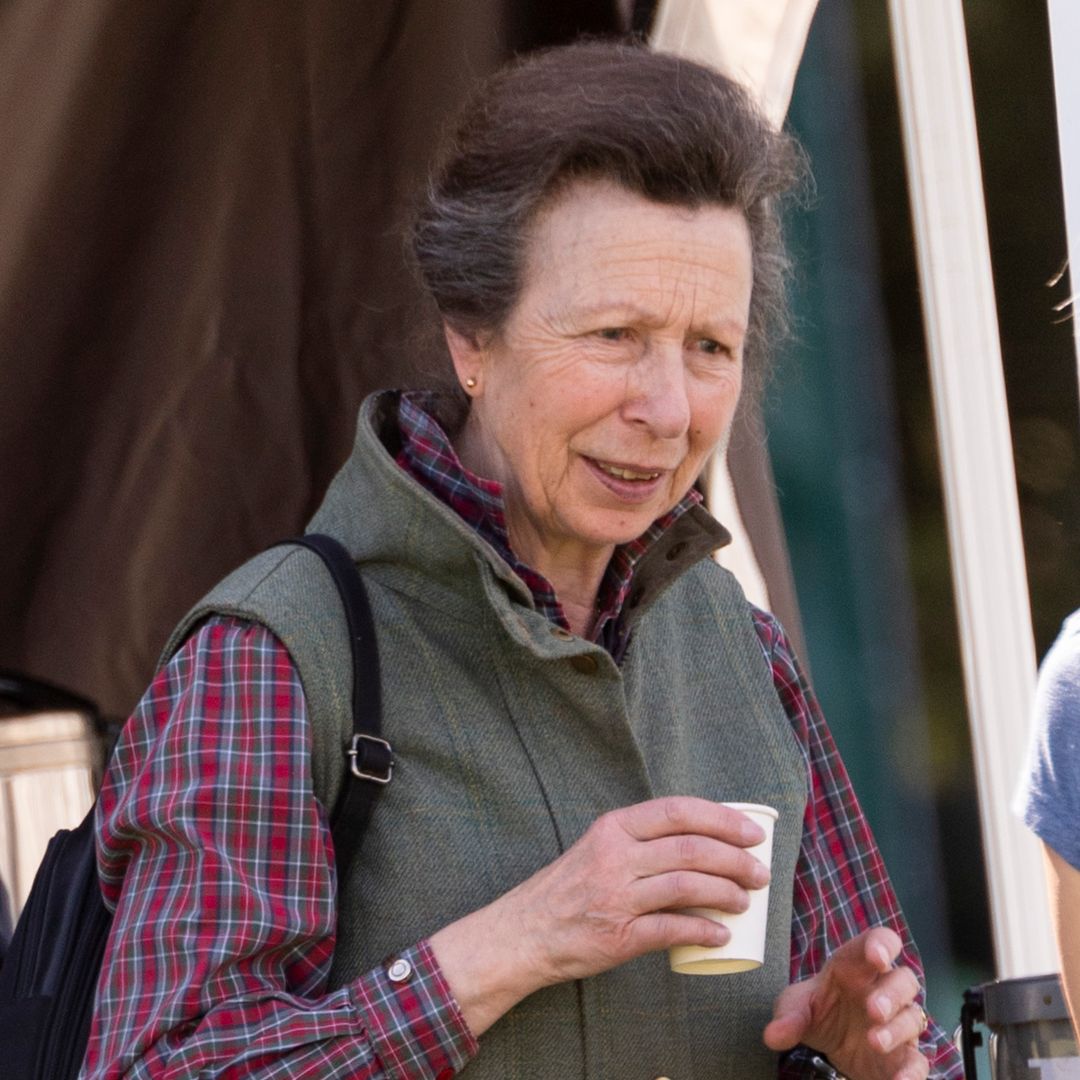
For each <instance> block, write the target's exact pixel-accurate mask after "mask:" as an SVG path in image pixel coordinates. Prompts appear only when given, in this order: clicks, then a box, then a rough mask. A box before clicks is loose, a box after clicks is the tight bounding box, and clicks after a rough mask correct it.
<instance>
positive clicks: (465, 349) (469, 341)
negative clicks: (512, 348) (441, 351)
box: [443, 322, 486, 397]
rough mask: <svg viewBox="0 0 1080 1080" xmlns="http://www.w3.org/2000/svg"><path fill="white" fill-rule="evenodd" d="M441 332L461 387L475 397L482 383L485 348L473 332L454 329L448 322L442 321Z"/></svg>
mask: <svg viewBox="0 0 1080 1080" xmlns="http://www.w3.org/2000/svg"><path fill="white" fill-rule="evenodd" d="M443 334H444V335H445V336H446V347H447V348H448V349H449V350H450V359H451V360H453V362H454V371H455V372H456V373H457V377H458V382H459V383H461V388H462V389H463V390H464V391H465V393H466V394H468V395H469V397H476V396H477V394H478V393H479V391H480V386H481V385H482V378H483V373H484V360H485V357H486V349H485V348H484V347H483V345H482V344H481V343H480V341H479V339H478V338H477V336H476V335H475V334H467V333H462V332H461V331H460V330H455V329H454V328H453V327H452V326H451V325H450V324H449V323H448V322H444V323H443Z"/></svg>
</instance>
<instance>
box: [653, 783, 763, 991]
mask: <svg viewBox="0 0 1080 1080" xmlns="http://www.w3.org/2000/svg"><path fill="white" fill-rule="evenodd" d="M724 805H725V806H730V807H731V808H732V809H733V810H739V811H740V812H741V813H744V814H745V815H746V816H747V817H748V818H750V819H751V820H752V821H753V822H754V823H755V824H757V825H760V826H761V827H762V829H764V830H765V839H764V840H762V842H761V843H760V844H755V845H754V847H752V848H747V851H749V852H750V854H751V855H753V856H754V858H756V859H757V860H758V861H759V862H762V863H764V864H765V865H766V866H771V865H772V840H773V827H774V826H775V824H776V819H777V817H778V815H777V813H776V811H775V810H774V809H773V808H772V807H771V806H761V805H759V804H757V803H724ZM685 912H686V914H688V915H701V916H703V917H704V918H706V919H711V920H712V921H713V922H718V923H723V924H724V926H726V927H727V928H728V929H729V930H730V931H731V938H730V940H729V941H728V943H727V944H726V945H719V946H717V947H715V948H709V947H706V946H702V945H676V946H674V947H673V948H671V949H669V950H668V958H669V961H670V963H671V970H672V971H675V972H678V973H679V974H680V975H733V974H735V973H736V972H739V971H752V970H753V969H754V968H757V967H761V964H762V961H764V959H765V925H766V922H767V921H768V913H769V887H768V885H766V886H765V888H763V889H754V890H752V891H751V892H750V906H749V907H748V908H747V909H746V911H741V912H727V911H719V910H717V909H715V908H686V909H685Z"/></svg>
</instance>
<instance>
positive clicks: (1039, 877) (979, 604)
mask: <svg viewBox="0 0 1080 1080" xmlns="http://www.w3.org/2000/svg"><path fill="white" fill-rule="evenodd" d="M1069 2H1071V0H1069ZM889 11H890V18H891V21H892V28H893V40H894V48H895V54H896V68H897V79H898V82H899V89H900V106H901V109H900V111H901V118H902V122H903V127H904V143H905V151H906V155H907V163H908V181H909V185H910V189H911V199H912V207H913V212H914V218H915V231H916V240H917V247H918V259H919V277H920V281H921V283H922V293H923V312H924V322H925V328H926V337H927V345H928V350H929V354H930V367H931V381H932V385H933V392H934V409H935V414H936V421H937V431H938V443H939V446H940V451H941V461H942V470H943V473H944V481H945V496H946V512H947V516H948V523H949V539H950V551H951V558H952V567H953V581H954V588H955V590H956V599H957V610H958V616H959V621H960V638H961V649H962V655H963V659H964V677H965V684H966V689H967V699H968V709H969V714H970V717H971V729H972V744H973V749H974V756H975V767H976V775H977V778H978V784H979V803H980V817H981V821H982V832H983V847H984V851H985V856H986V867H987V876H988V879H989V891H990V914H991V921H992V925H993V931H994V948H995V954H996V958H997V969H998V976H999V977H1000V978H1015V977H1019V976H1023V975H1033V974H1042V973H1046V972H1051V971H1056V970H1057V961H1056V957H1055V953H1054V947H1053V939H1052V935H1051V931H1050V922H1049V907H1048V901H1047V893H1046V885H1045V881H1044V877H1043V867H1042V858H1041V853H1040V851H1039V847H1038V844H1037V842H1036V840H1035V838H1034V836H1033V835H1032V834H1031V833H1030V832H1028V831H1027V829H1025V828H1024V826H1023V825H1022V824H1021V823H1020V821H1019V820H1018V819H1016V818H1015V817H1014V816H1013V815H1012V813H1011V812H1010V806H1009V804H1010V800H1011V796H1012V792H1013V789H1014V787H1015V785H1016V781H1017V778H1018V770H1019V768H1020V763H1021V762H1022V761H1023V760H1024V751H1025V747H1026V744H1027V726H1028V717H1029V712H1030V708H1031V700H1032V696H1033V693H1034V683H1035V646H1034V641H1033V637H1032V627H1031V609H1030V602H1029V598H1028V590H1027V575H1026V572H1025V563H1024V549H1023V541H1022V538H1021V533H1020V511H1019V504H1018V500H1017V494H1016V477H1015V472H1014V467H1013V459H1012V444H1011V440H1010V435H1009V419H1008V412H1007V409H1006V402H1005V382H1004V377H1003V374H1002V368H1001V346H1000V342H999V340H998V326H997V314H996V307H995V301H994V286H993V279H992V276H991V268H990V247H989V241H988V237H987V227H986V212H985V208H984V204H983V191H982V177H981V170H980V164H979V149H978V142H977V139H976V131H975V112H974V103H973V99H972V90H971V76H970V71H969V68H968V56H967V41H966V38H965V34H964V20H963V10H962V6H961V0H890V3H889Z"/></svg>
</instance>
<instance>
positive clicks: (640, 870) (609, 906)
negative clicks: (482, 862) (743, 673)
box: [431, 796, 769, 1035]
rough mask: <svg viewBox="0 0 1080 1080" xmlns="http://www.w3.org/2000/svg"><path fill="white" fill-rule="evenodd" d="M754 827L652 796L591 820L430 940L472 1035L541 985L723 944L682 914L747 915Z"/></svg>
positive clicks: (701, 803)
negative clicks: (662, 953) (562, 847)
mask: <svg viewBox="0 0 1080 1080" xmlns="http://www.w3.org/2000/svg"><path fill="white" fill-rule="evenodd" d="M763 839H764V833H763V832H762V830H761V828H760V827H759V826H758V825H756V824H755V823H754V822H753V821H751V820H750V819H749V818H748V817H746V816H745V815H744V814H741V813H740V812H739V811H737V810H732V809H731V808H730V807H727V806H724V805H723V804H721V803H715V802H709V801H708V800H706V799H697V798H692V797H689V796H674V797H668V798H663V799H652V800H650V801H649V802H644V803H638V804H636V805H634V806H628V807H624V808H622V809H620V810H615V811H612V812H611V813H608V814H604V815H603V816H602V817H600V818H598V819H597V820H596V821H595V822H594V823H593V824H592V826H591V827H590V828H589V829H588V831H587V832H586V833H585V835H584V836H582V837H581V839H580V840H578V842H577V843H576V844H574V846H573V847H571V848H570V849H569V850H568V851H566V852H565V853H564V854H563V855H561V856H560V857H559V858H558V859H556V860H555V861H554V862H552V863H549V864H548V865H547V866H545V867H544V868H543V869H542V870H540V871H538V872H537V873H536V874H534V875H533V876H532V877H530V878H527V879H526V880H525V881H523V882H522V883H521V884H520V885H518V886H516V887H515V888H514V889H511V890H510V892H508V893H506V894H505V895H503V896H501V897H499V899H497V900H495V901H493V902H492V903H491V904H489V905H488V906H487V907H485V908H482V909H480V910H479V911H477V912H474V913H473V914H471V915H468V916H466V917H465V918H463V919H460V920H459V921H458V922H455V923H452V924H451V925H450V926H447V927H445V928H444V929H442V930H440V931H439V932H438V933H436V934H434V935H433V936H432V938H431V944H432V948H433V949H434V951H435V955H436V957H437V958H438V960H439V964H440V966H441V967H442V970H443V974H444V975H445V977H446V979H447V982H448V983H449V984H450V988H451V990H452V991H453V992H454V995H455V997H456V998H457V1001H458V1004H459V1005H460V1006H461V1009H462V1012H463V1013H464V1015H465V1019H466V1021H467V1022H468V1024H469V1026H470V1028H471V1029H472V1031H473V1033H474V1034H475V1035H480V1034H481V1033H482V1032H483V1031H485V1030H486V1029H487V1028H488V1027H490V1026H491V1024H493V1023H494V1022H495V1021H496V1020H497V1019H498V1018H499V1017H500V1016H502V1015H503V1013H505V1012H507V1011H508V1010H509V1009H511V1008H512V1007H513V1006H514V1005H516V1004H517V1002H518V1001H520V1000H521V999H522V998H524V997H526V996H527V995H528V994H530V993H532V992H533V991H535V990H538V989H540V988H541V987H544V986H550V985H553V984H555V983H559V982H566V981H568V980H570V979H580V978H585V977H587V976H589V975H595V974H597V973H598V972H601V971H607V970H608V969H609V968H613V967H616V966H618V965H619V964H622V963H625V962H626V961H628V960H632V959H633V958H635V957H637V956H641V955H643V954H644V953H648V952H653V951H655V950H658V949H666V948H669V947H670V946H672V945H708V946H715V945H722V944H723V943H724V942H725V941H727V939H728V937H729V936H730V935H729V932H728V930H727V929H726V928H725V927H723V926H721V925H720V924H718V923H713V922H710V921H709V920H708V919H703V918H701V917H698V916H692V915H685V914H682V913H680V912H679V910H678V909H680V908H687V907H709V908H720V909H722V910H724V911H731V912H738V911H743V910H745V908H746V906H747V904H748V903H749V896H748V893H747V890H749V889H757V888H761V887H762V886H764V885H765V884H766V883H767V882H768V880H769V872H768V868H767V867H765V866H763V865H762V864H761V863H760V862H758V860H757V859H755V858H754V856H753V855H751V854H750V853H749V852H747V851H746V850H744V849H745V848H747V847H752V846H753V845H755V844H757V843H760V842H761V840H763Z"/></svg>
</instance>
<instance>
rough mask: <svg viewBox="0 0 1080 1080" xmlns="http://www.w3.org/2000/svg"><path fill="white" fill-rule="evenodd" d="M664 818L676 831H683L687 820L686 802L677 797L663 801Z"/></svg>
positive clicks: (687, 808) (687, 809)
mask: <svg viewBox="0 0 1080 1080" xmlns="http://www.w3.org/2000/svg"><path fill="white" fill-rule="evenodd" d="M664 817H665V818H666V819H667V821H668V823H669V824H670V825H672V826H674V827H675V828H676V829H684V828H686V825H687V823H688V820H689V807H688V806H687V803H686V800H685V799H682V798H680V797H678V796H671V797H670V798H666V799H664Z"/></svg>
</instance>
